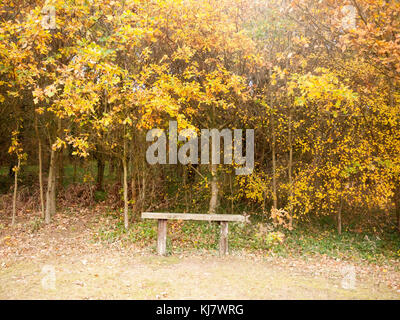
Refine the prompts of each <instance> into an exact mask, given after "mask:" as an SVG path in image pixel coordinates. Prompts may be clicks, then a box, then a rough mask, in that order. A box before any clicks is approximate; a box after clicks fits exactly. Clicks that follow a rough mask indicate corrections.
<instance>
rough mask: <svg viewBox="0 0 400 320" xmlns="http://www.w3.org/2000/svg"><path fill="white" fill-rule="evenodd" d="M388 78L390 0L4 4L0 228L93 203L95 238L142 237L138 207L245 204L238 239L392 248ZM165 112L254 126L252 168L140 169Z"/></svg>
mask: <svg viewBox="0 0 400 320" xmlns="http://www.w3.org/2000/svg"><path fill="white" fill-rule="evenodd" d="M46 6H47V8H48V6H53V7H54V8H55V22H56V26H55V28H48V26H46V24H45V23H43V21H50V20H49V18H48V17H49V16H48V15H49V12H50V11H51V10H50V11H49V10H47V9H43V8H46ZM46 17H47V18H46ZM399 85H400V3H399V2H398V1H394V0H387V1H386V0H352V1H331V0H323V1H315V0H304V1H297V0H293V1H278V0H271V1H257V0H176V1H172V0H151V1H144V0H143V1H142V0H126V1H124V0H121V1H112V0H67V1H59V0H54V1H47V2H46V3H45V1H38V0H24V1H18V0H2V1H1V3H0V165H1V169H0V173H1V175H0V179H1V180H0V189H1V192H2V196H1V202H0V205H1V215H2V216H3V218H4V219H5V220H4V219H3V221H6V223H7V224H15V223H17V222H18V219H22V218H23V217H26V216H29V215H31V214H33V213H38V212H39V213H40V214H38V217H39V218H38V219H37V220H34V224H33V227H32V228H36V227H39V226H40V225H42V223H43V222H45V223H50V222H51V221H52V219H53V217H54V215H55V214H56V212H57V211H65V210H67V211H68V210H71V208H75V207H79V208H83V207H84V208H93V207H94V205H96V204H99V203H100V204H102V206H103V207H104V208H106V209H104V210H105V211H106V212H107V214H110V215H111V216H113V217H114V220H112V222H111V224H112V225H107V226H106V227H105V229H104V230H103V232H102V233H100V236H101V237H103V238H105V239H110V238H113V237H115V236H116V233H118V236H120V235H121V234H123V235H124V236H125V237H128V239H130V241H135V240H137V239H139V238H140V239H141V240H146V241H147V240H149V239H151V238H154V237H155V232H154V227H155V226H154V225H152V224H149V223H147V222H146V223H144V222H141V221H140V218H139V217H140V212H142V211H155V210H157V211H166V212H201V213H204V212H211V213H227V214H231V213H235V214H243V213H246V214H249V215H250V218H251V221H252V223H251V225H247V226H234V232H233V236H234V237H236V235H237V239H236V238H235V239H236V240H237V241H236V242H235V241H233V244H232V245H233V246H235V245H236V246H238V247H240V246H245V247H246V246H251V245H254V246H255V247H257V248H261V249H271V246H272V244H274V243H283V242H285V241H286V242H285V246H286V247H290V248H291V249H293V250H299V249H298V248H299V246H300V247H302V248H303V249H304V248H306V249H307V250H310V251H312V250H317V249H316V248H315V246H316V242H321V239H326V242H324V244H323V247H321V246H320V247H318V250H320V251H322V252H333V251H335V252H336V251H337V249H338V248H339V249H343V250H345V249H346V248H350V247H352V246H353V244H351V243H353V241H354V239H356V240H357V241H356V242H355V243H356V244H355V246H356V247H357V248H358V249H359V251H358V252H361V253H362V256H363V257H369V258H371V257H372V256H374V255H375V254H376V255H378V254H379V253H384V254H385V255H389V256H390V257H397V258H398V257H399V256H400V241H399V236H398V233H399V232H400V130H399V129H400V86H399ZM170 120H176V121H178V126H179V128H180V129H183V128H194V129H196V130H198V129H201V128H231V129H234V128H241V129H246V128H250V129H255V168H254V171H253V173H252V174H251V175H249V176H236V175H235V174H234V170H233V169H234V167H233V166H226V165H221V166H217V165H212V166H208V165H189V166H183V165H180V164H178V165H153V166H150V165H148V164H147V163H146V160H145V153H146V149H147V147H148V145H149V143H147V142H146V141H145V137H146V133H147V131H148V130H149V129H151V128H155V127H158V128H164V129H166V130H167V129H168V122H169V121H170ZM174 228H175V229H174ZM210 228H211V229H212V228H214V227H212V226H209V225H208V224H207V225H206V224H200V227H198V226H195V225H194V224H193V223H181V222H177V223H176V224H174V227H173V232H175V238H176V239H178V238H179V239H182V238H185V237H186V236H187V235H188V234H198V235H199V237H200V235H204V237H203V240H202V241H203V244H204V243H205V242H204V241H207V240H206V239H207V238H208V236H207V234H208V232H214V231H215V230H214V229H212V230H211V231H210V230H209V229H210ZM235 228H236V229H235ZM116 230H117V231H116ZM235 230H236V231H235ZM304 234H307V235H308V236H310V237H312V238H313V239H314V240H313V241H311V240H310V241H308V240H307V241H304ZM327 234H329V235H330V236H329V237H327V236H326V235H327ZM285 237H286V238H287V239H288V240H284V239H285ZM365 237H366V238H365ZM175 238H174V239H175ZM307 239H310V238H307ZM196 241H197V240H196ZM199 241H200V240H199ZM200 242H201V241H200ZM349 243H350V244H349ZM192 245H193V243H192ZM277 250H283V249H282V248H281V249H277ZM371 252H372V253H371ZM397 258H396V259H397Z"/></svg>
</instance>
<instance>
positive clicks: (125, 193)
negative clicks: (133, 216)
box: [122, 137, 129, 229]
mask: <svg viewBox="0 0 400 320" xmlns="http://www.w3.org/2000/svg"><path fill="white" fill-rule="evenodd" d="M126 153H127V141H126V137H124V155H123V159H122V167H123V170H124V176H123V180H124V181H123V185H124V225H125V229H128V226H129V216H128V209H129V207H128V165H127V159H126V158H127V157H126Z"/></svg>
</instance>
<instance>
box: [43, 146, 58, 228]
mask: <svg viewBox="0 0 400 320" xmlns="http://www.w3.org/2000/svg"><path fill="white" fill-rule="evenodd" d="M56 160H57V154H56V151H55V150H53V149H51V153H50V167H49V175H48V181H47V192H46V211H45V222H46V223H50V221H51V217H52V216H53V215H54V214H55V213H56V169H57V168H56V167H57V165H56V162H57V161H56Z"/></svg>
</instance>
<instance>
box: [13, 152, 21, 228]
mask: <svg viewBox="0 0 400 320" xmlns="http://www.w3.org/2000/svg"><path fill="white" fill-rule="evenodd" d="M20 167H21V159H18V164H17V167H16V168H15V171H14V195H13V209H12V220H11V225H12V226H13V225H15V217H16V215H17V192H18V172H19V168H20Z"/></svg>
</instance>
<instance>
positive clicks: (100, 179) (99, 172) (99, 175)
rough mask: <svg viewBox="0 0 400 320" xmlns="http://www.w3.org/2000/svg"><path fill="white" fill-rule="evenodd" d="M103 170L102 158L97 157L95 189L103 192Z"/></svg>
mask: <svg viewBox="0 0 400 320" xmlns="http://www.w3.org/2000/svg"><path fill="white" fill-rule="evenodd" d="M104 168H105V163H104V159H103V157H102V156H99V158H98V159H97V178H96V180H97V181H96V189H97V190H104V187H103V181H104Z"/></svg>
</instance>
